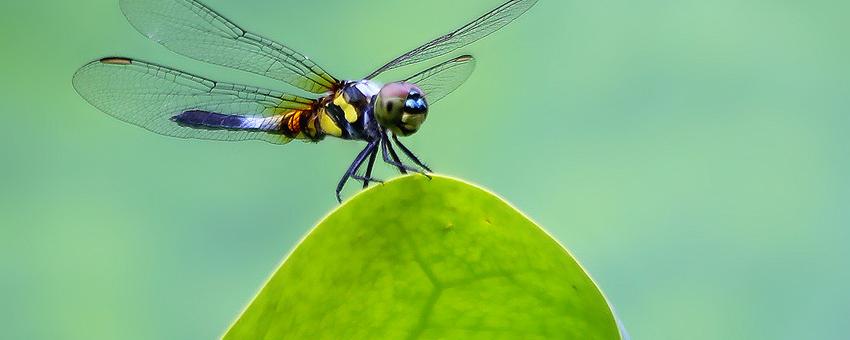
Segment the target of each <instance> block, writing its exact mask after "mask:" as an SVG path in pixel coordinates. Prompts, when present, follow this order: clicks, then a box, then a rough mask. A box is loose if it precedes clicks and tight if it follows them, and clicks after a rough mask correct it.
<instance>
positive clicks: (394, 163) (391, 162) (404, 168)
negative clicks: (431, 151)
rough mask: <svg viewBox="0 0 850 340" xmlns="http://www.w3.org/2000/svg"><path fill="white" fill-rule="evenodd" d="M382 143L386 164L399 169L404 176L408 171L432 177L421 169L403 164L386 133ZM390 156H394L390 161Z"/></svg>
mask: <svg viewBox="0 0 850 340" xmlns="http://www.w3.org/2000/svg"><path fill="white" fill-rule="evenodd" d="M381 141H382V143H381V148H382V149H383V152H384V162H386V163H387V164H389V165H392V166H395V167H397V168H398V169H399V171H401V173H402V174H406V173H407V172H408V171H410V172H415V173H419V174H423V175H425V176H427V177H428V178H430V176H428V175H426V174H425V173H424V172H422V170H419V169H417V168H414V167H412V166H408V165H405V164H404V163H402V162H401V160H399V158H398V154H397V153H395V150H394V149H393V146H392V144H390V137H388V136H387V133H386V132H384V133H382V134H381ZM388 152H389V153H388ZM390 156H392V159H390Z"/></svg>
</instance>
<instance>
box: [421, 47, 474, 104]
mask: <svg viewBox="0 0 850 340" xmlns="http://www.w3.org/2000/svg"><path fill="white" fill-rule="evenodd" d="M473 70H475V58H473V57H472V56H470V55H465V56H460V57H457V58H454V59H451V60H449V61H446V62H444V63H442V64H439V65H437V66H434V67H432V68H429V69H427V70H425V71H422V72H420V73H418V74H416V75H414V76H412V77H410V78H407V79H406V80H405V81H407V82H409V83H413V84H416V85H417V86H419V88H421V89H422V91H424V92H425V98H426V99H428V103H430V104H434V103H436V102H438V101H439V100H440V99H443V97H445V96H447V95H449V93H452V92H453V91H454V90H456V89H457V88H458V87H460V85H461V84H463V83H464V82H465V81H466V80H467V79H469V76H470V75H472V71H473Z"/></svg>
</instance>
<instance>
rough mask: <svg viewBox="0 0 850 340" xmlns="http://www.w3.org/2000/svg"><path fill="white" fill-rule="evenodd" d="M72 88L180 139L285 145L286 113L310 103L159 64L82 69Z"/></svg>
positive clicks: (119, 61)
mask: <svg viewBox="0 0 850 340" xmlns="http://www.w3.org/2000/svg"><path fill="white" fill-rule="evenodd" d="M73 83H74V88H75V89H76V90H77V92H78V93H79V94H80V95H81V96H82V97H83V98H85V99H86V100H87V101H88V102H89V103H91V104H92V105H94V106H95V107H97V108H98V109H100V110H101V111H103V112H106V113H107V114H109V115H111V116H113V117H116V118H118V119H120V120H123V121H125V122H128V123H130V124H133V125H137V126H140V127H142V128H145V129H147V130H150V131H153V132H156V133H159V134H162V135H167V136H173V137H179V138H195V139H207V140H223V141H240V140H264V141H267V142H271V143H276V144H284V143H287V142H289V139H288V138H286V137H285V136H283V135H281V134H279V133H275V132H276V131H279V127H280V124H281V121H282V119H283V117H284V115H285V114H287V113H290V112H296V111H309V110H312V107H313V100H312V99H307V98H302V97H298V96H293V95H288V94H283V93H279V92H275V91H271V90H265V89H260V88H255V87H250V86H244V85H237V84H227V83H219V82H215V81H212V80H208V79H204V78H201V77H197V76H193V75H191V74H187V73H183V72H180V71H177V70H173V69H169V68H166V67H163V66H158V65H153V64H148V63H145V62H141V61H137V60H131V59H125V58H107V59H103V60H99V61H95V62H92V63H90V64H88V65H86V66H84V67H82V68H81V69H80V70H79V71H77V73H76V74H75V75H74V80H73Z"/></svg>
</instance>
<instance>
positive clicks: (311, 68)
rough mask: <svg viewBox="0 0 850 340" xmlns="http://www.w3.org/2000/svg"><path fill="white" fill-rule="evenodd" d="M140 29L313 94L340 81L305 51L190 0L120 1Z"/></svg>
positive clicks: (177, 48) (201, 56) (187, 51)
mask: <svg viewBox="0 0 850 340" xmlns="http://www.w3.org/2000/svg"><path fill="white" fill-rule="evenodd" d="M121 10H122V11H124V15H125V16H126V17H127V19H128V20H129V21H130V23H131V24H132V25H133V26H134V27H136V29H137V30H139V32H141V33H142V34H144V35H145V36H147V37H149V38H150V39H152V40H154V41H156V42H158V43H160V44H162V45H163V46H165V47H167V48H168V49H170V50H172V51H174V52H177V53H180V54H182V55H185V56H187V57H190V58H193V59H197V60H201V61H205V62H209V63H213V64H217V65H222V66H227V67H232V68H236V69H240V70H244V71H248V72H253V73H256V74H260V75H263V76H267V77H270V78H273V79H278V80H282V81H284V82H287V83H289V84H292V85H293V86H296V87H298V88H301V89H303V90H306V91H309V92H313V93H324V92H327V91H331V90H332V89H335V88H336V86H337V84H338V83H339V81H338V80H337V79H336V78H334V77H333V76H331V75H330V74H328V73H327V72H325V70H323V69H322V68H321V67H319V66H318V65H316V64H315V63H313V62H312V61H310V60H309V59H308V58H307V57H305V56H304V55H302V54H300V53H298V52H296V51H293V50H292V49H289V48H288V47H286V46H283V45H281V44H279V43H276V42H274V41H271V40H269V39H266V38H263V37H261V36H258V35H256V34H253V33H250V32H246V31H245V30H243V29H241V28H239V27H238V26H236V25H235V24H234V23H232V22H230V21H229V20H227V19H226V18H224V17H222V16H221V15H218V14H217V13H215V12H214V11H212V10H211V9H209V8H207V7H206V6H204V5H202V4H201V3H199V2H197V1H194V0H121Z"/></svg>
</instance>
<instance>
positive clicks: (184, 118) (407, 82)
mask: <svg viewBox="0 0 850 340" xmlns="http://www.w3.org/2000/svg"><path fill="white" fill-rule="evenodd" d="M535 3H537V0H510V1H508V2H505V3H504V4H502V5H501V6H499V7H497V8H495V9H493V10H492V11H490V12H488V13H486V14H484V15H483V16H481V17H479V18H478V19H476V20H474V21H472V22H470V23H468V24H466V25H464V26H463V27H461V28H459V29H457V30H454V31H452V32H451V33H448V34H446V35H444V36H441V37H439V38H437V39H434V40H432V41H431V42H428V43H426V44H424V45H422V46H419V47H417V48H415V49H413V50H411V51H409V52H407V53H405V54H402V55H401V56H399V57H398V58H395V59H393V60H392V61H390V62H389V63H387V64H385V65H384V66H381V67H380V68H378V69H377V70H375V71H374V72H372V73H370V74H369V75H367V76H365V77H363V78H362V79H359V80H339V79H337V78H335V77H334V76H332V75H330V74H329V73H328V72H326V71H325V70H324V69H323V68H322V67H320V66H319V65H317V64H315V63H314V62H313V61H311V60H310V59H309V58H307V57H306V56H304V55H302V54H301V53H298V52H296V51H294V50H292V49H290V48H288V47H286V46H284V45H282V44H280V43H277V42H275V41H272V40H270V39H267V38H264V37H262V36H259V35H256V34H254V33H251V32H248V31H245V30H243V29H242V28H240V27H239V26H237V25H236V24H234V23H232V22H231V21H230V20H228V19H226V18H224V17H222V16H221V15H219V14H218V13H216V12H214V11H213V10H211V9H209V8H207V7H206V6H204V5H203V4H201V3H200V2H197V1H194V0H121V1H120V6H121V10H122V11H123V12H124V14H125V16H126V17H127V19H128V20H129V21H130V23H131V24H132V25H133V26H134V27H135V28H136V29H137V30H138V31H139V32H141V33H142V34H144V35H145V36H147V37H148V38H150V39H152V40H154V41H156V42H158V43H160V44H162V45H163V46H165V47H166V48H168V49H170V50H171V51H174V52H176V53H178V54H182V55H184V56H187V57H190V58H193V59H196V60H200V61H204V62H208V63H212V64H217V65H222V66H226V67H231V68H234V69H238V70H242V71H247V72H252V73H256V74H260V75H263V76H266V77H269V78H272V79H276V80H280V81H283V82H286V83H288V84H290V85H292V86H294V87H297V88H299V89H301V90H304V91H307V92H310V93H313V94H315V96H314V97H313V98H308V97H303V96H298V95H293V94H288V93H282V92H278V91H273V90H267V89H263V88H258V87H252V86H247V85H239V84H229V83H223V82H217V81H213V80H209V79H206V78H202V77H199V76H195V75H192V74H189V73H185V72H181V71H178V70H175V69H171V68H168V67H165V66H160V65H155V64H151V63H147V62H143V61H139V60H136V59H130V58H123V57H110V58H103V59H100V60H97V61H94V62H91V63H89V64H88V65H85V66H83V67H82V68H81V69H80V70H79V71H77V73H76V74H75V75H74V78H73V84H74V88H75V89H76V90H77V92H78V93H79V94H80V95H81V96H82V97H83V98H85V99H86V100H87V101H88V102H89V103H91V104H92V105H93V106H95V107H97V108H98V109H100V110H101V111H103V112H105V113H107V114H109V115H111V116H113V117H115V118H118V119H120V120H123V121H125V122H128V123H130V124H134V125H137V126H140V127H142V128H145V129H147V130H150V131H153V132H155V133H159V134H162V135H167V136H173V137H179V138H194V139H206V140H222V141H241V140H263V141H266V142H270V143H275V144H285V143H287V142H289V141H291V140H293V139H299V140H304V141H308V142H319V141H321V140H323V139H324V138H325V137H327V136H331V137H336V138H340V139H347V140H357V141H364V142H366V147H365V148H364V149H363V150H362V151H361V152H360V153H359V154H358V155H357V157H356V158H355V159H354V162H352V163H351V166H349V167H348V170H347V171H346V172H345V174H344V175H343V177H342V179H341V180H340V181H339V184H338V185H337V188H336V197H337V200H339V201H340V202H342V199H341V197H340V192H341V191H342V189H343V187H344V186H345V184H346V182H347V181H348V180H349V179H351V178H353V179H355V180H358V181H362V182H363V188H366V187H368V186H369V184H370V182H380V180H377V179H374V178H372V177H371V176H372V169H373V166H374V164H375V160H376V158H377V155H378V153H379V152H380V153H381V155H382V158H383V160H384V162H386V163H387V164H390V165H391V166H394V167H396V168H398V170H399V171H400V172H401V173H408V172H414V173H422V174H426V173H427V172H431V169H430V168H428V166H426V165H425V164H424V163H423V162H422V161H420V160H419V158H418V157H416V155H414V154H413V152H411V151H410V149H408V148H407V147H406V146H405V145H404V144H402V143H401V141H400V140H399V137H406V136H410V135H412V134H414V133H416V132H417V131H418V130H419V128H420V127H421V126H422V124H423V123H424V122H425V119H426V118H427V116H428V111H429V107H430V106H429V105H430V104H434V103H436V102H438V101H439V100H440V99H442V98H443V97H445V96H446V95H448V94H449V93H451V92H452V91H454V90H455V89H457V88H458V87H459V86H460V85H461V84H462V83H463V82H464V81H466V79H467V78H469V76H470V75H471V74H472V71H473V68H474V66H475V59H474V58H473V57H472V56H469V55H462V56H458V57H454V58H452V59H449V60H447V61H445V62H442V63H440V64H438V65H436V66H433V67H431V68H428V69H426V70H424V71H422V72H420V73H417V74H415V75H413V76H411V77H408V78H406V79H404V80H400V81H394V82H390V83H387V84H385V85H382V84H381V83H378V82H377V81H375V80H374V79H375V77H377V76H378V75H380V74H382V73H383V72H385V71H388V70H392V69H395V68H398V67H402V66H407V65H411V64H414V63H419V62H422V61H426V60H430V59H433V58H437V57H440V56H443V55H446V54H448V53H450V52H452V51H455V50H457V49H459V48H461V47H463V46H466V45H468V44H470V43H472V42H474V41H476V40H478V39H481V38H483V37H485V36H487V35H489V34H490V33H493V32H495V31H497V30H499V29H500V28H502V27H504V26H505V25H507V24H508V23H510V22H511V21H513V20H514V19H516V18H517V17H519V16H520V15H522V14H523V13H525V12H526V11H528V10H529V9H530V8H531V7H532V6H534V4H535ZM366 41H369V42H371V43H375V42H377V41H379V39H377V38H376V39H366ZM394 145H395V146H397V147H398V148H399V149H400V150H401V152H402V153H403V154H404V155H406V156H407V157H408V158H409V159H410V161H412V162H413V163H415V164H416V165H417V166H418V167H414V166H410V165H407V164H404V163H402V161H401V160H400V158H399V156H398V153H397V152H396V151H395V147H394ZM364 163H366V164H367V165H366V171H365V174H364V175H362V176H361V175H359V173H360V168H361V167H362V166H363V164H364ZM426 176H427V174H426Z"/></svg>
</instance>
